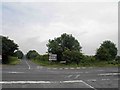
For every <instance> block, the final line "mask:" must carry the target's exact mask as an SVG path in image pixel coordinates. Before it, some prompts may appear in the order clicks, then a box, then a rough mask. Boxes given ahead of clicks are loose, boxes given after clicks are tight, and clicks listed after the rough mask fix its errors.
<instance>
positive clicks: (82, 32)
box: [2, 2, 118, 54]
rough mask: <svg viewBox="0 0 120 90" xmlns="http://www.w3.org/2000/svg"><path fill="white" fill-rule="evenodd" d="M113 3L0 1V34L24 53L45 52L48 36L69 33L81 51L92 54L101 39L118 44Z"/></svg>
mask: <svg viewBox="0 0 120 90" xmlns="http://www.w3.org/2000/svg"><path fill="white" fill-rule="evenodd" d="M117 8H118V7H117V3H112V2H110V3H109V2H102V3H95V2H93V3H90V2H89V3H85V2H84V3H83V2H72V3H70V2H59V3H58V2H37V3H35V2H31V3H30V2H21V3H20V2H19V3H18V2H17V3H9V2H7V3H3V5H2V10H3V12H2V14H3V22H2V26H3V34H4V35H7V36H9V37H10V38H12V39H14V40H15V41H16V43H18V44H19V46H20V49H22V50H23V51H24V52H27V51H29V49H35V50H37V51H38V52H39V53H45V52H46V51H47V47H46V44H47V42H48V40H49V39H54V38H55V37H59V36H60V35H61V34H63V33H68V34H73V36H74V37H75V38H76V39H77V40H78V41H79V42H80V44H81V45H82V47H83V48H82V50H83V52H84V53H85V54H95V50H96V48H98V47H99V45H100V43H101V42H102V41H104V40H107V39H109V40H111V41H113V42H114V43H115V44H118V42H117V41H118V35H117V33H118V28H117V26H118V25H117V23H118V19H117V17H118V13H117Z"/></svg>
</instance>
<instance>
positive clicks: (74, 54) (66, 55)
mask: <svg viewBox="0 0 120 90" xmlns="http://www.w3.org/2000/svg"><path fill="white" fill-rule="evenodd" d="M62 54H63V60H64V61H66V63H67V64H69V63H76V64H77V65H78V64H79V63H80V61H81V60H82V59H83V54H82V53H80V52H79V51H70V50H69V49H67V50H65V51H64V52H63V53H62Z"/></svg>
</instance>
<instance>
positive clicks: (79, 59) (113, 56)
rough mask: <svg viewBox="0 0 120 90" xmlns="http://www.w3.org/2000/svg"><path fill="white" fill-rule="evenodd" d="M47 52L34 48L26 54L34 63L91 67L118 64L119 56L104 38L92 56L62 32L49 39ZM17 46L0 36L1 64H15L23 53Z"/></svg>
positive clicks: (113, 46)
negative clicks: (54, 57) (40, 52)
mask: <svg viewBox="0 0 120 90" xmlns="http://www.w3.org/2000/svg"><path fill="white" fill-rule="evenodd" d="M46 46H47V47H48V52H47V54H44V55H40V54H39V53H38V52H37V51H35V50H30V51H28V52H27V54H26V58H27V59H28V60H31V61H33V62H34V63H36V64H39V65H42V66H48V67H83V66H87V67H93V66H95V67H96V66H100V67H104V66H120V63H119V62H120V56H117V52H118V50H117V47H116V45H115V44H114V43H113V42H112V41H110V40H105V41H103V42H102V43H101V45H100V47H99V48H97V49H96V53H95V55H93V56H90V55H85V54H84V53H82V46H81V44H80V43H79V42H78V40H77V39H75V37H73V36H72V34H66V33H64V34H62V35H61V36H60V37H57V38H54V39H53V40H49V41H48V44H47V45H46ZM18 47H19V46H18V45H17V44H16V43H15V42H14V41H13V40H11V39H9V38H8V37H4V36H0V48H1V49H2V50H1V51H2V53H0V54H2V64H11V65H16V64H19V63H20V60H19V59H22V58H23V57H24V54H23V53H22V51H21V50H19V48H18ZM50 54H56V55H57V60H56V61H49V55H50Z"/></svg>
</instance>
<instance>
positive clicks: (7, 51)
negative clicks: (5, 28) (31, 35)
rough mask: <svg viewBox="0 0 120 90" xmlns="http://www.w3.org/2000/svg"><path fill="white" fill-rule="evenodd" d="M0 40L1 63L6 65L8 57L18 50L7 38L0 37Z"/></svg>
mask: <svg viewBox="0 0 120 90" xmlns="http://www.w3.org/2000/svg"><path fill="white" fill-rule="evenodd" d="M0 38H2V63H7V60H8V56H12V55H13V54H14V51H15V50H17V49H18V45H17V44H15V43H14V41H13V40H10V39H9V38H8V37H4V36H0Z"/></svg>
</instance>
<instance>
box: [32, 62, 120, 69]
mask: <svg viewBox="0 0 120 90" xmlns="http://www.w3.org/2000/svg"><path fill="white" fill-rule="evenodd" d="M32 62H34V63H36V64H38V65H41V66H46V67H57V68H60V67H63V68H64V67H74V68H75V67H118V66H120V64H119V63H118V62H116V61H96V62H90V63H80V64H79V65H77V64H75V63H71V64H68V65H66V64H60V63H58V62H50V61H47V60H46V61H42V60H32Z"/></svg>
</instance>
